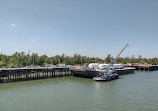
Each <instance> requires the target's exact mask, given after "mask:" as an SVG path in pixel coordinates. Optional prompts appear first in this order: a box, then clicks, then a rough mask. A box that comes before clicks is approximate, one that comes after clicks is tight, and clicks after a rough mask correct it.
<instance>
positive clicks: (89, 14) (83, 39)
mask: <svg viewBox="0 0 158 111" xmlns="http://www.w3.org/2000/svg"><path fill="white" fill-rule="evenodd" d="M157 6H158V0H0V40H1V43H0V52H3V53H5V54H7V55H10V54H13V53H14V52H15V51H18V52H21V51H24V52H26V53H28V52H29V51H30V52H31V53H32V52H36V53H39V55H42V54H47V55H48V56H54V55H56V54H62V53H65V54H66V55H70V56H71V55H73V54H74V53H78V54H81V55H86V56H90V57H101V58H103V57H106V56H107V54H112V55H113V56H114V57H115V56H116V55H117V54H118V53H119V52H120V51H121V49H122V48H123V47H124V46H125V45H126V44H127V43H129V44H130V46H129V47H128V48H127V49H126V50H125V51H124V52H123V54H122V55H121V56H122V57H126V56H131V55H135V56H136V57H137V56H138V55H142V56H143V57H147V58H152V57H158V48H157V47H158V7H157Z"/></svg>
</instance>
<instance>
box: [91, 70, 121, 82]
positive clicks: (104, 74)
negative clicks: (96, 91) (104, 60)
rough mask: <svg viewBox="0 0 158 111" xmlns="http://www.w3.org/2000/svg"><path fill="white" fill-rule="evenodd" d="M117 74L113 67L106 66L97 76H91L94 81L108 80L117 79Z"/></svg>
mask: <svg viewBox="0 0 158 111" xmlns="http://www.w3.org/2000/svg"><path fill="white" fill-rule="evenodd" d="M118 77H119V75H118V74H117V73H116V71H115V68H107V69H106V70H104V71H100V72H99V75H98V76H97V77H93V80H95V81H110V80H114V79H118Z"/></svg>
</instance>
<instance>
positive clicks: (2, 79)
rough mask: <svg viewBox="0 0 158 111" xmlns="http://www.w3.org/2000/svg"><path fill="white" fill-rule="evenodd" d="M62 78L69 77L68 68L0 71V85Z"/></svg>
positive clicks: (9, 69)
mask: <svg viewBox="0 0 158 111" xmlns="http://www.w3.org/2000/svg"><path fill="white" fill-rule="evenodd" d="M64 76H71V72H70V71H69V68H59V67H57V68H49V67H37V68H4V69H0V83H9V82H18V81H28V80H38V79H45V78H55V77H64Z"/></svg>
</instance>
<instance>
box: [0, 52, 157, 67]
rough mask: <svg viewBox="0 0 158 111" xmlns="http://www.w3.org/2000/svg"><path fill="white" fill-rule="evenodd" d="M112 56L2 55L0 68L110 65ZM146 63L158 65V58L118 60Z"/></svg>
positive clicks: (120, 61)
mask: <svg viewBox="0 0 158 111" xmlns="http://www.w3.org/2000/svg"><path fill="white" fill-rule="evenodd" d="M111 59H112V56H111V55H110V54H108V55H107V57H105V58H104V59H101V58H98V57H87V56H82V55H80V54H74V55H73V56H67V55H65V54H62V55H55V56H53V57H48V56H47V55H42V56H39V55H38V54H37V53H32V54H25V52H15V53H14V54H12V55H5V54H2V53H1V54H0V67H24V66H30V65H35V66H45V65H46V64H52V65H57V64H66V65H77V64H78V65H79V64H80V65H84V64H85V63H110V60H111ZM141 61H144V62H146V63H149V64H154V65H156V64H158V58H150V59H147V58H143V59H124V58H117V59H116V63H124V64H126V63H140V62H141Z"/></svg>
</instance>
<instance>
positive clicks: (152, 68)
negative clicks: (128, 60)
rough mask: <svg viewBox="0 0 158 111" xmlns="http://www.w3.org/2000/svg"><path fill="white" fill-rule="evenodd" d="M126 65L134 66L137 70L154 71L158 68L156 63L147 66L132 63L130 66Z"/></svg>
mask: <svg viewBox="0 0 158 111" xmlns="http://www.w3.org/2000/svg"><path fill="white" fill-rule="evenodd" d="M127 67H134V68H135V70H139V71H156V70H158V65H149V66H145V65H132V66H127Z"/></svg>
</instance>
